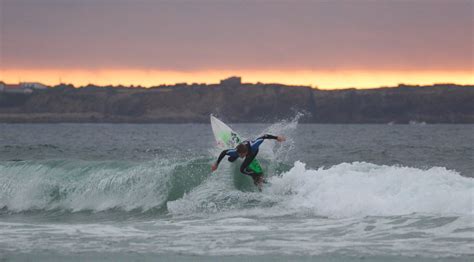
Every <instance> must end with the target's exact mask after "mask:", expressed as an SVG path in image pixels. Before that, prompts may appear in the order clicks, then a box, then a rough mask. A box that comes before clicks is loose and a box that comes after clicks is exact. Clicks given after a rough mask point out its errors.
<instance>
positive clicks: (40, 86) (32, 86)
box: [20, 82, 48, 90]
mask: <svg viewBox="0 0 474 262" xmlns="http://www.w3.org/2000/svg"><path fill="white" fill-rule="evenodd" d="M20 85H21V86H22V87H23V88H29V89H31V90H35V89H36V90H46V89H48V87H47V86H45V85H43V84H41V83H38V82H22V83H20Z"/></svg>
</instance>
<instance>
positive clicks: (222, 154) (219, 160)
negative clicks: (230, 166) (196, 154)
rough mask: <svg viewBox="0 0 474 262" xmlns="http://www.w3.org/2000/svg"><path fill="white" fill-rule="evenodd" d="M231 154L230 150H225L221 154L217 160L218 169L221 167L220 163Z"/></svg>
mask: <svg viewBox="0 0 474 262" xmlns="http://www.w3.org/2000/svg"><path fill="white" fill-rule="evenodd" d="M228 152H229V149H226V150H223V151H222V152H221V154H220V155H219V157H218V158H217V161H216V163H215V164H216V167H217V166H218V165H219V163H220V162H221V161H222V159H223V158H224V157H225V156H226V155H227V153H228Z"/></svg>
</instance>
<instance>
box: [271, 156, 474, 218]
mask: <svg viewBox="0 0 474 262" xmlns="http://www.w3.org/2000/svg"><path fill="white" fill-rule="evenodd" d="M270 182H271V186H270V187H269V188H268V189H267V190H266V193H267V194H272V195H275V196H285V197H284V198H283V201H282V203H280V204H279V206H280V208H281V207H284V208H286V209H288V210H293V212H308V211H309V212H312V213H314V214H316V215H323V216H329V217H352V216H377V215H380V216H388V215H403V214H410V213H432V214H468V215H472V214H474V211H473V210H474V206H473V195H474V194H473V193H474V179H472V178H467V177H462V176H460V175H459V174H458V173H457V172H455V171H451V170H447V169H446V168H443V167H433V168H430V169H426V170H423V169H418V168H410V167H401V166H385V165H375V164H370V163H364V162H355V163H351V164H350V163H342V164H339V165H336V166H333V167H331V168H328V169H323V168H320V169H317V170H312V169H306V167H305V164H303V163H301V162H298V161H297V162H295V164H294V167H293V168H292V169H291V170H289V171H288V172H286V173H283V174H281V176H278V177H273V178H271V180H270Z"/></svg>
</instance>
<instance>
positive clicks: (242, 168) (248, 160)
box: [240, 150, 258, 175]
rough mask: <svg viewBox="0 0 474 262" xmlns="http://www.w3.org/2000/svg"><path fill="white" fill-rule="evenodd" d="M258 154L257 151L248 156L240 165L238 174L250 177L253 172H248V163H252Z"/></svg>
mask: <svg viewBox="0 0 474 262" xmlns="http://www.w3.org/2000/svg"><path fill="white" fill-rule="evenodd" d="M257 153H258V150H257V152H255V153H253V154H249V155H248V156H247V157H246V158H245V160H244V162H243V163H242V165H241V166H240V172H241V173H242V174H244V175H250V174H251V173H253V171H251V170H249V169H248V168H247V167H248V166H249V165H250V163H252V161H253V160H254V158H255V156H256V155H257Z"/></svg>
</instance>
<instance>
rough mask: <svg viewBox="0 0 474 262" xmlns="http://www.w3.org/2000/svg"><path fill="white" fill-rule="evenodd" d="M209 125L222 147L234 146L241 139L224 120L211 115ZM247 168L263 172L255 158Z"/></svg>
mask: <svg viewBox="0 0 474 262" xmlns="http://www.w3.org/2000/svg"><path fill="white" fill-rule="evenodd" d="M211 127H212V132H213V133H214V137H215V139H216V142H217V145H218V146H219V147H220V148H222V149H227V148H234V147H236V146H237V145H238V144H239V143H240V142H242V141H243V140H242V138H241V137H240V136H239V134H237V133H236V132H235V131H234V130H232V129H231V128H230V127H229V126H227V125H226V124H224V122H222V121H221V120H219V119H217V118H216V117H214V116H213V115H211ZM248 168H249V169H251V170H253V171H254V172H256V173H262V172H263V170H262V167H261V165H260V163H259V162H258V160H257V159H254V160H252V162H250V165H249V167H248Z"/></svg>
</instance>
